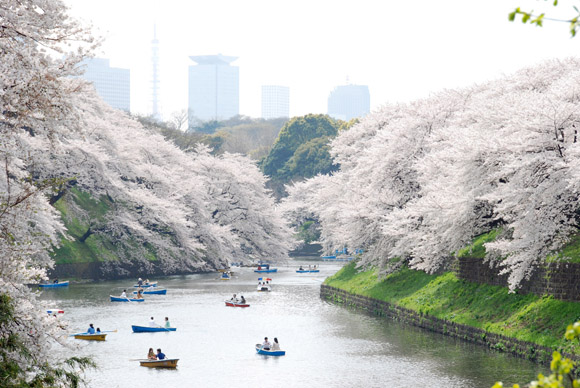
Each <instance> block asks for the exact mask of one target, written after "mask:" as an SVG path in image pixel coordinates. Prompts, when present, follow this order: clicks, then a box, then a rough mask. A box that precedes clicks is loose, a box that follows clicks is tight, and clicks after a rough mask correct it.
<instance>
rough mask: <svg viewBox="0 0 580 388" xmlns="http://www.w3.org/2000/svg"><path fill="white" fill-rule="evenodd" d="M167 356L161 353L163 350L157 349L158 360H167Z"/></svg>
mask: <svg viewBox="0 0 580 388" xmlns="http://www.w3.org/2000/svg"><path fill="white" fill-rule="evenodd" d="M165 358H166V356H165V354H164V353H161V349H157V359H158V360H165Z"/></svg>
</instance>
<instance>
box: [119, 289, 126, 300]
mask: <svg viewBox="0 0 580 388" xmlns="http://www.w3.org/2000/svg"><path fill="white" fill-rule="evenodd" d="M126 297H127V290H123V292H121V296H120V298H126Z"/></svg>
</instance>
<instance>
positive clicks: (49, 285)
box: [38, 280, 68, 288]
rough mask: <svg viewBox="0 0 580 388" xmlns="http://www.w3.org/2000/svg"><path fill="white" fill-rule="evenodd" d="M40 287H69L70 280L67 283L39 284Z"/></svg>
mask: <svg viewBox="0 0 580 388" xmlns="http://www.w3.org/2000/svg"><path fill="white" fill-rule="evenodd" d="M38 287H41V288H58V287H68V280H67V281H66V282H58V283H46V284H39V285H38Z"/></svg>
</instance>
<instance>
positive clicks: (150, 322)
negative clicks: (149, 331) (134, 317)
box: [149, 317, 160, 327]
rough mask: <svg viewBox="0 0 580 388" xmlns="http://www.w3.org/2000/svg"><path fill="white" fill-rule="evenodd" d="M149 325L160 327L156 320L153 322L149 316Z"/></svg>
mask: <svg viewBox="0 0 580 388" xmlns="http://www.w3.org/2000/svg"><path fill="white" fill-rule="evenodd" d="M149 327H160V326H159V325H158V324H157V322H155V319H154V318H153V317H151V320H150V321H149Z"/></svg>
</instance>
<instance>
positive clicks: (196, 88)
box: [189, 54, 240, 126]
mask: <svg viewBox="0 0 580 388" xmlns="http://www.w3.org/2000/svg"><path fill="white" fill-rule="evenodd" d="M189 58H190V59H191V60H192V61H194V62H195V63H197V65H192V66H189V109H190V112H191V115H192V118H193V119H194V120H199V121H202V122H203V121H211V120H226V119H229V118H231V117H234V116H236V115H238V114H239V104H240V102H239V94H240V92H239V90H240V86H239V84H240V82H239V80H240V75H239V68H238V67H237V66H232V65H231V63H232V62H233V61H235V60H236V59H238V58H237V57H230V56H226V55H221V54H218V55H198V56H192V57H189ZM190 126H191V122H190Z"/></svg>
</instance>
